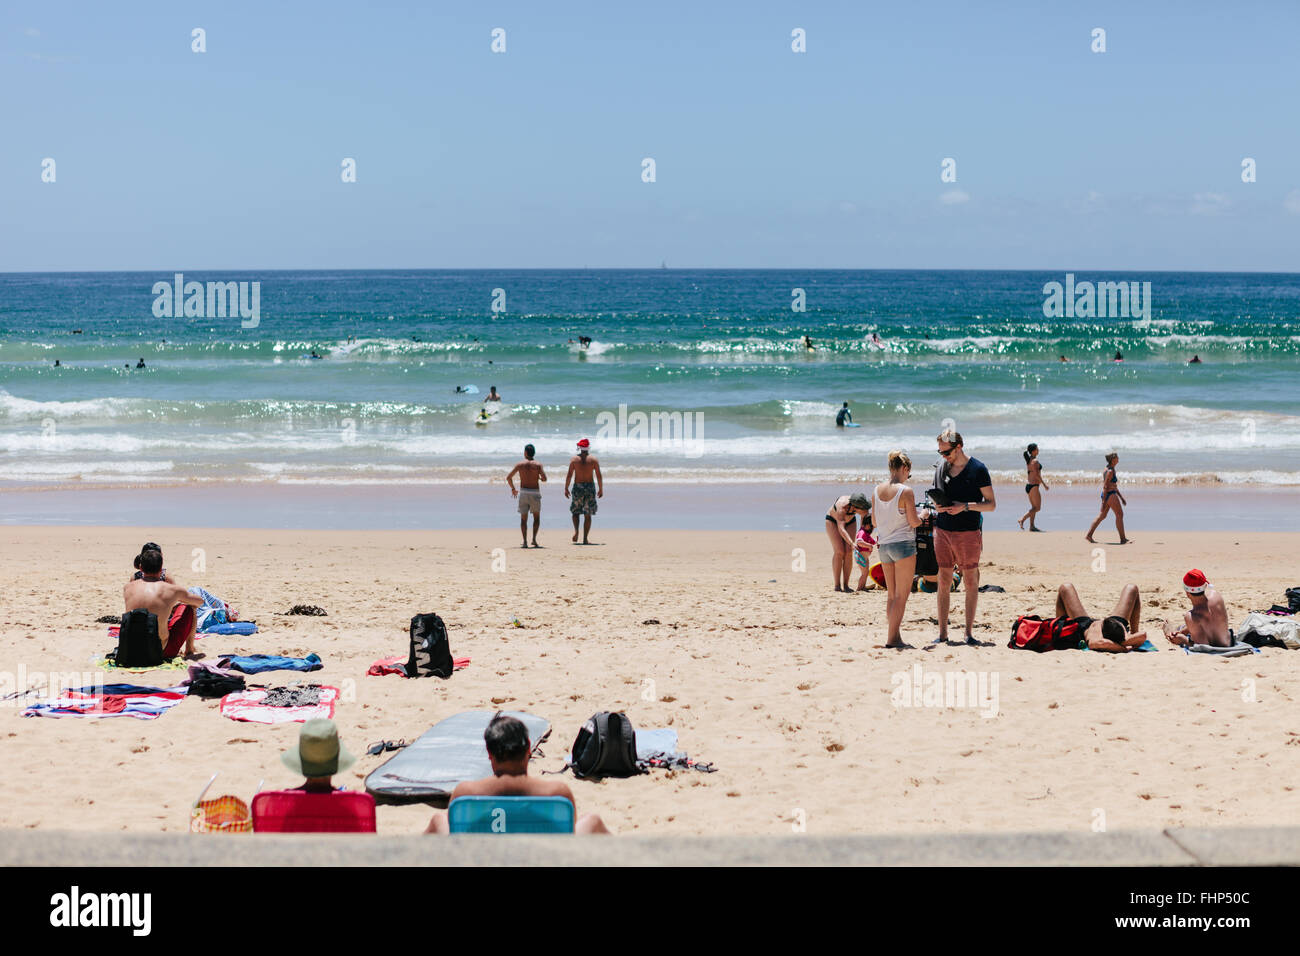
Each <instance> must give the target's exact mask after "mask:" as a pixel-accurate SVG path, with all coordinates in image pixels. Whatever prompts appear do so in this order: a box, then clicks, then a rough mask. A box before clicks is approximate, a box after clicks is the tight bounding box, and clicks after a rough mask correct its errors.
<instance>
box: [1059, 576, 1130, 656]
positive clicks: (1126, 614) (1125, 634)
mask: <svg viewBox="0 0 1300 956" xmlns="http://www.w3.org/2000/svg"><path fill="white" fill-rule="evenodd" d="M1056 616H1057V617H1072V618H1074V619H1075V620H1076V621H1078V622H1079V627H1080V628H1082V629H1083V636H1084V640H1086V641H1087V642H1088V649H1089V650H1093V651H1109V652H1110V653H1112V654H1125V653H1127V652H1129V651H1131V650H1133V649H1134V648H1135V647H1141V646H1142V645H1143V644H1145V643H1146V640H1147V635H1146V632H1145V631H1140V630H1138V628H1139V627H1140V626H1141V623H1142V598H1141V597H1140V596H1139V595H1138V589H1137V585H1136V584H1126V585H1124V590H1122V591H1120V592H1119V601H1118V602H1117V603H1116V604H1115V610H1114V611H1112V612H1111V614H1110V617H1108V618H1106V619H1105V620H1103V621H1098V620H1095V619H1093V618H1092V617H1089V616H1088V612H1087V611H1086V610H1084V607H1083V601H1082V600H1080V599H1079V592H1078V591H1076V590H1075V588H1074V585H1073V584H1062V585H1061V586H1060V588H1058V589H1057V591H1056Z"/></svg>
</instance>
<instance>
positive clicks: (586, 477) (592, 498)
mask: <svg viewBox="0 0 1300 956" xmlns="http://www.w3.org/2000/svg"><path fill="white" fill-rule="evenodd" d="M593 479H594V480H593ZM570 482H572V483H573V494H572V495H570V494H569V483H570ZM604 495H605V479H604V477H603V476H602V475H601V473H600V462H598V461H597V460H596V456H595V455H593V454H591V441H590V440H589V439H586V438H584V439H582V440H581V441H579V442H578V453H577V454H576V455H574V456H573V457H572V458H571V459H569V473H568V474H567V475H565V476H564V497H566V498H568V499H569V514H571V515H573V543H574V544H577V543H578V517H579V516H580V515H581V516H584V517H585V519H586V521H585V523H584V525H583V528H582V543H583V544H591V542H590V541H588V540H587V535H588V534H590V533H591V516H592V515H594V514H595V513H596V507H597V505H596V499H597V498H602V497H604Z"/></svg>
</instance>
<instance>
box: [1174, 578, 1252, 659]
mask: <svg viewBox="0 0 1300 956" xmlns="http://www.w3.org/2000/svg"><path fill="white" fill-rule="evenodd" d="M1183 590H1184V591H1186V592H1187V599H1188V600H1189V601H1191V602H1192V609H1191V610H1190V611H1187V612H1186V613H1185V614H1183V623H1182V626H1181V627H1174V626H1173V625H1172V624H1170V623H1169V622H1168V621H1164V622H1163V624H1162V626H1163V628H1164V632H1165V637H1167V638H1168V639H1169V643H1171V644H1177V645H1178V646H1179V647H1188V646H1191V645H1193V644H1208V645H1209V646H1211V647H1232V645H1233V644H1235V643H1236V642H1237V636H1236V635H1235V634H1234V633H1233V631H1232V628H1231V627H1229V626H1228V608H1227V606H1226V605H1225V604H1224V603H1223V596H1222V595H1221V594H1219V592H1218V591H1216V590H1215V588H1214V586H1213V585H1212V584H1210V583H1209V582H1208V581H1206V580H1205V575H1204V573H1202V572H1201V571H1200V570H1198V569H1197V568H1192V570H1190V571H1188V572H1187V573H1186V574H1185V575H1183Z"/></svg>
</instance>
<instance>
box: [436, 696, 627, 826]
mask: <svg viewBox="0 0 1300 956" xmlns="http://www.w3.org/2000/svg"><path fill="white" fill-rule="evenodd" d="M483 741H484V743H486V744H487V752H488V760H490V761H491V762H492V776H490V777H487V778H486V779H483V780H467V781H465V782H464V783H458V784H457V785H456V789H455V790H453V791H452V792H451V799H452V800H455V799H456V798H457V797H564V798H565V799H566V800H568V801H569V802H570V803H573V804H574V809H575V810H576V809H577V804H576V803H574V800H573V793H572V791H570V790H569V788H568V786H566V785H565V784H563V783H561V782H560V781H559V780H541V779H539V778H537V777H530V776H528V758H529V757H531V756H532V752H533V745H532V741H530V740H529V739H528V728H527V727H525V726H524V723H523V721H521V720H519V719H517V718H515V717H507V716H506V715H505V714H497V715H496V716H495V717H493V718H492V721H491V722H490V723H489V724H488V726H487V730H485V731H484V732H483ZM424 832H425V833H447V832H449V830H448V827H447V814H446V813H444V812H443V811H441V810H439V811H437V812H436V813H434V815H433V818H432V819H431V820H430V821H429V827H428V829H427V830H425V831H424ZM573 832H574V833H608V832H609V830H607V829H606V828H605V824H604V822H603V821H602V820H601V819H600V817H598V816H597V815H596V814H594V813H584V814H583V815H582V816H580V817H578V822H577V823H576V824H575V825H574V828H573Z"/></svg>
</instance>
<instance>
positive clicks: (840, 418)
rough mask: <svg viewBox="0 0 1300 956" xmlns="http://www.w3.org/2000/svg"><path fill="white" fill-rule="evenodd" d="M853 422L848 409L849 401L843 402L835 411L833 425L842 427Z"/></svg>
mask: <svg viewBox="0 0 1300 956" xmlns="http://www.w3.org/2000/svg"><path fill="white" fill-rule="evenodd" d="M851 424H853V413H852V412H851V411H849V403H848V402H845V403H844V405H843V407H842V408H840V410H839V411H838V412H836V413H835V427H836V428H843V427H844V426H845V425H851Z"/></svg>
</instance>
